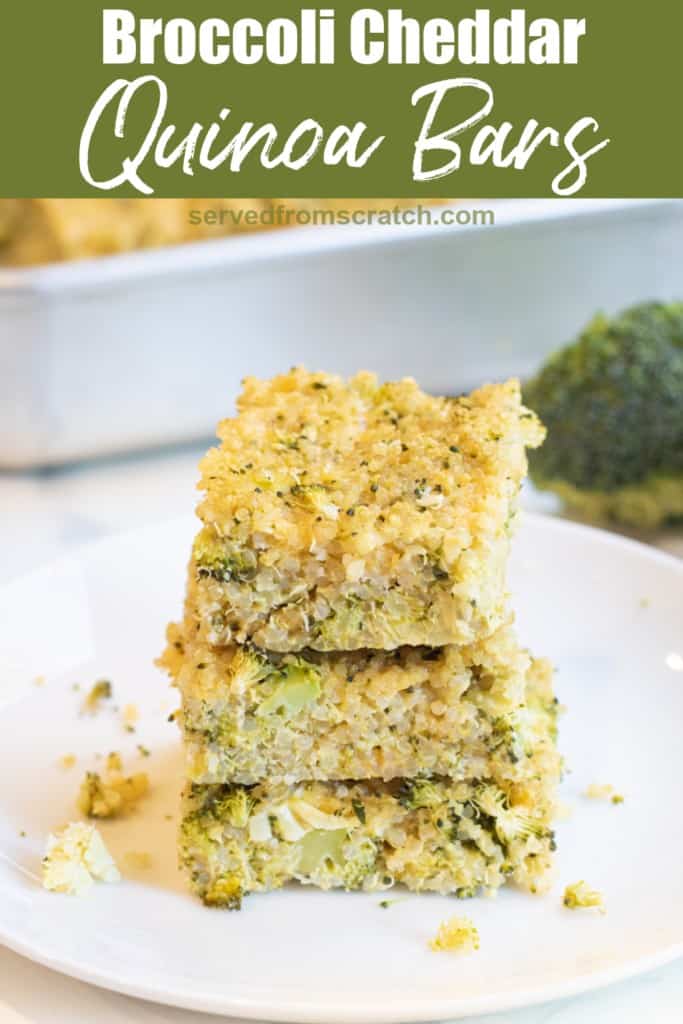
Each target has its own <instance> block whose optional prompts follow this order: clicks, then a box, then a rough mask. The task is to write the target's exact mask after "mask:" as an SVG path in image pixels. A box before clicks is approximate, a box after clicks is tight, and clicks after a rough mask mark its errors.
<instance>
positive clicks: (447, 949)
mask: <svg viewBox="0 0 683 1024" xmlns="http://www.w3.org/2000/svg"><path fill="white" fill-rule="evenodd" d="M429 948H430V949H431V950H433V951H434V952H435V953H472V952H474V951H475V950H477V949H479V932H478V931H477V929H476V928H475V926H474V924H473V922H472V921H471V920H470V919H469V917H451V918H449V919H448V921H443V922H442V924H441V925H439V930H438V932H437V933H436V935H435V936H434V938H433V939H430V941H429Z"/></svg>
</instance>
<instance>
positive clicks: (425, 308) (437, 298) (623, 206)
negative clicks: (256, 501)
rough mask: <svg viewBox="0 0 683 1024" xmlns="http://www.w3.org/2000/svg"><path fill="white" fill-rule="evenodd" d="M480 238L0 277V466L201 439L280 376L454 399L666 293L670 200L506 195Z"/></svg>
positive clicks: (115, 261)
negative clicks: (249, 394) (366, 372)
mask: <svg viewBox="0 0 683 1024" xmlns="http://www.w3.org/2000/svg"><path fill="white" fill-rule="evenodd" d="M468 205H471V206H475V205H476V207H477V208H483V207H490V208H491V209H493V210H494V213H495V218H496V223H495V226H472V227H452V228H447V227H444V226H431V227H424V226H422V227H420V226H416V227H407V226H394V227H378V226H372V227H356V226H348V227H346V226H343V227H342V226H339V225H338V226H328V227H311V228H298V229H291V230H282V231H278V232H272V233H259V234H256V235H248V236H240V237H228V238H224V239H219V240H214V241H207V242H197V243H191V244H188V245H184V246H179V247H175V248H168V249H159V250H155V251H146V252H134V253H129V254H125V255H120V256H113V257H107V258H102V259H97V260H89V261H83V262H76V263H65V264H55V265H52V266H46V267H38V268H28V269H19V270H12V269H3V270H1V271H0V467H2V468H5V469H7V468H15V469H29V468H37V467H42V466H49V465H56V464H59V463H65V462H70V461H73V460H77V459H84V458H91V457H93V456H98V455H104V454H112V453H116V452H123V451H128V450H133V449H142V448H146V447H152V446H157V445H166V444H172V443H175V442H181V441H190V440H195V439H199V438H202V437H206V436H210V435H211V434H212V433H213V429H214V426H215V424H216V422H217V420H219V419H220V418H222V417H223V416H225V415H227V414H228V413H229V412H230V409H231V407H232V404H233V400H234V397H235V395H236V393H237V391H238V389H239V382H240V380H241V378H242V377H244V376H245V375H247V374H255V375H258V376H269V375H271V374H273V373H276V372H278V371H281V370H285V369H287V368H288V367H289V366H291V365H292V364H294V363H303V364H306V365H308V366H310V367H313V368H322V369H326V370H331V371H338V372H340V373H353V372H355V371H357V370H358V369H359V368H368V369H372V370H376V371H377V372H378V373H379V374H380V375H381V376H383V377H397V376H403V375H412V376H414V377H416V378H417V379H418V380H419V382H420V383H421V384H422V385H423V386H424V387H426V388H427V389H432V390H434V391H438V392H440V393H457V392H459V391H461V390H463V389H465V388H468V387H470V386H471V385H473V384H476V383H479V382H481V381H482V380H485V379H501V378H503V377H506V376H509V375H520V376H524V375H525V374H527V373H529V372H530V371H531V370H532V369H533V368H534V367H535V366H536V365H538V363H539V362H540V361H541V359H542V358H543V357H544V356H545V355H546V354H547V353H549V352H550V351H552V350H553V349H555V348H556V347H557V346H558V345H560V344H562V343H563V342H564V341H566V340H568V339H570V338H571V336H572V335H573V334H574V333H575V331H576V330H577V329H578V328H579V327H580V326H581V324H582V323H583V322H584V321H585V320H587V319H588V318H589V317H590V316H591V315H592V314H593V313H594V312H595V311H596V310H598V309H604V310H605V311H607V312H613V311H615V310H616V309H618V308H619V307H620V306H624V305H627V304H628V303H631V302H637V301H642V300H645V299H653V298H661V299H670V298H674V297H678V298H682V297H683V280H682V276H683V271H682V269H681V268H683V202H681V201H679V200H580V199H574V200H512V201H511V200H506V201H498V202H486V201H482V202H478V203H476V204H468Z"/></svg>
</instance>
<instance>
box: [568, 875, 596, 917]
mask: <svg viewBox="0 0 683 1024" xmlns="http://www.w3.org/2000/svg"><path fill="white" fill-rule="evenodd" d="M562 902H563V903H564V905H565V907H567V908H568V909H569V910H579V909H589V908H592V907H594V908H596V909H597V910H599V911H600V913H601V914H604V913H605V904H604V901H603V898H602V893H600V892H598V890H597V889H591V887H590V886H589V885H587V884H586V882H584V881H583V880H581V881H580V882H575V883H574V884H573V885H568V886H567V888H566V889H565V890H564V896H563V898H562Z"/></svg>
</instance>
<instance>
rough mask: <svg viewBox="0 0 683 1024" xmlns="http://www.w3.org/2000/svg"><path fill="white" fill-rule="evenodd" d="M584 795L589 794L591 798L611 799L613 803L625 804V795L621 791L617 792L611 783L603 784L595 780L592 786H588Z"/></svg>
mask: <svg viewBox="0 0 683 1024" xmlns="http://www.w3.org/2000/svg"><path fill="white" fill-rule="evenodd" d="M584 796H587V797H588V798H589V799H590V800H609V801H610V803H613V804H623V802H624V797H623V796H622V794H621V793H617V792H615V789H614V786H611V785H610V784H609V783H607V784H605V785H601V784H599V783H596V782H593V783H591V785H590V786H587V787H586V790H585V792H584Z"/></svg>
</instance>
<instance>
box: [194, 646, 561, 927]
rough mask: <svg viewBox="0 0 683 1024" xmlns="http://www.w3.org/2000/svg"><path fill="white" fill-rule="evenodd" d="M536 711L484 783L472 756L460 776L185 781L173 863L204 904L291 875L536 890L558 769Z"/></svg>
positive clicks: (546, 860) (328, 880)
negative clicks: (525, 740) (522, 741)
mask: <svg viewBox="0 0 683 1024" xmlns="http://www.w3.org/2000/svg"><path fill="white" fill-rule="evenodd" d="M530 677H531V678H530V680H529V689H530V690H533V689H534V686H537V687H538V688H540V690H541V691H545V689H546V688H547V686H548V685H549V669H548V667H547V663H542V662H541V663H537V668H536V670H535V671H532V672H531V673H530ZM538 708H539V709H541V708H542V710H537V713H536V715H535V722H534V726H533V729H532V730H531V732H530V734H529V736H530V737H532V743H531V745H530V746H528V747H527V749H526V751H525V753H524V755H523V756H522V757H516V758H507V759H505V760H501V761H500V762H499V763H498V765H497V766H496V767H495V778H492V777H491V774H489V766H487V765H486V762H482V765H481V775H478V776H476V777H472V778H470V779H463V780H459V781H458V780H454V779H447V778H444V777H440V776H432V777H428V776H425V777H422V778H417V779H393V780H392V781H390V782H383V781H380V780H367V781H365V782H300V783H295V784H287V783H286V782H284V781H268V782H263V783H259V784H257V785H254V786H240V785H234V784H223V785H211V786H202V785H196V784H195V785H193V784H190V785H188V788H187V790H186V792H185V797H184V818H183V822H182V825H181V830H180V859H181V863H182V866H183V867H184V868H185V869H186V870H187V872H188V873H189V876H190V879H191V881H192V885H193V888H194V889H195V891H196V892H197V894H198V895H199V896H200V897H201V898H202V899H203V900H204V902H205V903H207V904H209V905H211V906H222V907H228V908H237V907H239V905H240V901H241V899H242V898H243V897H244V896H246V895H247V894H248V893H251V892H262V891H267V890H270V889H276V888H279V887H280V886H282V885H284V884H286V883H287V882H290V881H299V882H302V883H304V884H309V885H315V886H318V887H320V888H323V889H329V888H334V887H343V888H346V889H363V890H366V891H376V890H383V889H387V888H390V887H391V886H392V885H394V884H395V883H402V884H404V885H406V886H407V887H408V888H409V889H413V890H418V891H419V890H433V891H436V892H440V893H453V894H455V895H457V896H460V897H465V896H474V895H475V894H476V893H477V892H479V891H482V890H484V891H492V890H495V889H497V888H498V887H500V886H501V885H503V884H504V883H505V882H506V880H508V879H510V880H512V881H513V882H515V883H516V884H518V885H519V886H521V887H523V888H526V889H528V890H531V891H536V890H538V889H540V888H541V887H542V886H543V883H544V881H545V880H546V879H547V877H548V871H549V868H550V866H551V860H552V857H551V854H552V851H553V849H554V847H555V842H554V837H553V832H552V821H553V813H554V800H555V789H556V786H557V783H558V781H559V776H560V770H561V761H560V757H559V754H558V752H557V748H556V746H555V732H556V730H555V719H556V705H555V704H554V703H552V702H547V701H545V700H544V701H543V702H542V703H540V704H538Z"/></svg>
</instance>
